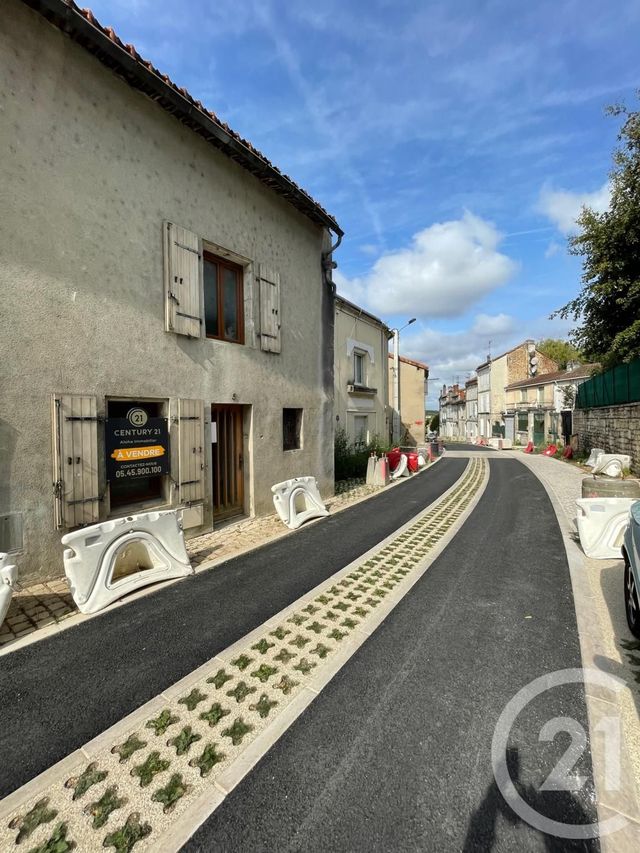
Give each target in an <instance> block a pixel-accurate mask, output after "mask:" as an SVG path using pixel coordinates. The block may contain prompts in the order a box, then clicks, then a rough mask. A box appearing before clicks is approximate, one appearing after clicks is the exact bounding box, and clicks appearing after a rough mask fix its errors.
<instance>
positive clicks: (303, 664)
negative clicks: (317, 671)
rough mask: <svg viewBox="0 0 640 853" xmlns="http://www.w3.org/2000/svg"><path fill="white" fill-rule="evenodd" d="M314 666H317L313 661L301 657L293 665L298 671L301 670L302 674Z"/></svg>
mask: <svg viewBox="0 0 640 853" xmlns="http://www.w3.org/2000/svg"><path fill="white" fill-rule="evenodd" d="M314 666H318V664H317V663H316V662H315V661H311V660H307V659H306V658H301V659H300V661H299V662H298V663H297V664H296V665H295V666H294V667H293V668H294V669H297V670H298V672H301V673H302V674H303V675H308V674H309V673H310V672H311V670H312V669H313V668H314Z"/></svg>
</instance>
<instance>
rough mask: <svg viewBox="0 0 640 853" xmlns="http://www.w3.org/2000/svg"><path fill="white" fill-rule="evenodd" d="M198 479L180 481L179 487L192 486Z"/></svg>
mask: <svg viewBox="0 0 640 853" xmlns="http://www.w3.org/2000/svg"><path fill="white" fill-rule="evenodd" d="M199 482H200V480H185V481H184V483H180V488H182V487H183V486H193V485H194V483H199Z"/></svg>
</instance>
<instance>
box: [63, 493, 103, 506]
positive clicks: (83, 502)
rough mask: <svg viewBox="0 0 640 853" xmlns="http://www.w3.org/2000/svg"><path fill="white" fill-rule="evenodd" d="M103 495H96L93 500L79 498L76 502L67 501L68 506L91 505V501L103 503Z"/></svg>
mask: <svg viewBox="0 0 640 853" xmlns="http://www.w3.org/2000/svg"><path fill="white" fill-rule="evenodd" d="M103 500H104V495H98V496H97V497H95V498H80V499H79V500H77V501H67V505H68V506H73V505H74V504H88V503H93V501H103Z"/></svg>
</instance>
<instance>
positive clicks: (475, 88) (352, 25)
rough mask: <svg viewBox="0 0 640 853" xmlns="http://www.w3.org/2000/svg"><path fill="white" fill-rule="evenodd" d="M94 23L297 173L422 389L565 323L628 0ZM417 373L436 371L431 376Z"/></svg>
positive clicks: (113, 13) (366, 6) (599, 200)
mask: <svg viewBox="0 0 640 853" xmlns="http://www.w3.org/2000/svg"><path fill="white" fill-rule="evenodd" d="M92 9H93V11H94V13H95V14H96V17H97V18H98V19H99V20H100V22H101V23H102V24H103V25H106V26H113V27H114V29H115V30H116V32H117V33H118V35H120V37H121V38H122V39H123V40H124V41H129V42H133V44H135V45H136V47H137V48H138V50H139V52H140V53H141V54H142V55H143V56H145V57H146V58H148V59H151V61H152V62H154V64H156V65H157V66H158V67H159V68H160V70H161V71H163V72H166V73H168V74H169V75H170V76H171V77H172V78H173V80H175V81H176V82H177V83H178V84H179V85H182V86H186V87H187V89H188V90H189V91H190V92H191V94H192V95H194V97H196V98H198V99H200V100H202V101H203V102H204V103H205V104H206V105H207V106H208V107H209V108H210V109H212V110H214V111H215V112H216V113H217V115H218V116H219V117H220V118H221V119H223V120H224V121H227V122H228V123H229V124H230V125H231V127H233V128H234V129H235V130H236V131H238V132H239V133H241V134H242V135H243V136H246V137H247V138H248V139H250V140H251V142H253V144H254V145H255V146H256V147H257V148H259V149H260V150H261V151H262V152H263V153H264V154H265V155H266V156H267V157H268V158H269V159H271V160H272V161H273V162H274V163H276V164H277V165H278V166H279V167H280V168H281V169H282V170H283V171H284V172H286V173H287V174H289V175H290V176H291V177H292V178H293V179H294V180H295V181H296V182H297V183H299V184H300V185H301V186H303V187H304V188H305V189H306V190H307V191H308V192H310V193H311V195H313V196H314V198H316V199H317V200H318V201H319V202H320V203H321V204H322V205H323V206H324V207H326V208H327V210H329V211H330V212H331V213H332V214H333V215H334V216H335V217H336V218H337V220H338V222H339V223H340V225H341V226H342V228H343V229H344V231H345V238H344V241H343V244H342V246H341V247H340V249H339V250H338V252H337V253H336V257H335V259H336V261H337V262H338V264H339V269H338V270H337V273H336V280H337V282H338V287H339V291H340V292H342V293H343V294H344V295H346V296H348V297H349V298H351V299H354V300H355V301H357V302H360V303H361V304H362V305H363V306H364V307H366V308H368V309H369V310H372V311H373V312H374V313H376V314H378V316H381V317H382V318H383V319H384V320H385V321H386V322H387V323H388V324H389V325H390V326H401V325H403V323H404V322H405V321H406V320H407V319H409V318H410V317H414V316H415V317H417V318H418V320H417V322H416V323H415V324H413V325H412V326H411V327H410V328H408V329H406V330H405V331H404V332H403V333H402V335H401V351H402V352H403V353H404V354H406V355H408V356H411V357H413V358H419V359H422V360H424V361H426V362H427V363H428V364H429V365H430V367H431V376H432V377H434V378H435V381H434V382H433V383H432V386H431V393H430V398H431V401H433V400H434V399H435V396H436V392H437V386H439V385H441V383H442V382H451V381H454V380H456V379H458V380H460V381H464V379H465V378H466V376H467V375H468V374H469V372H470V371H472V370H473V368H474V367H475V366H476V365H477V364H478V363H480V361H482V360H484V358H485V356H486V354H487V352H488V351H489V341H491V352H492V353H493V354H494V355H496V354H499V352H502V351H504V350H505V349H508V348H509V347H510V346H512V345H514V344H516V343H519V342H520V341H521V340H523V339H525V338H530V337H531V338H536V339H537V338H540V337H544V336H549V335H552V336H558V337H563V336H565V335H566V332H567V330H568V328H569V327H570V324H569V323H565V322H562V321H554V322H551V321H549V319H548V315H549V313H550V312H551V311H552V310H553V309H554V308H556V307H559V306H560V305H562V304H563V303H564V302H566V301H567V300H568V299H570V298H571V297H572V296H573V295H575V293H576V292H577V291H578V289H579V286H580V263H579V260H578V259H576V258H573V257H571V256H569V255H568V254H567V252H566V236H567V234H568V233H570V232H571V230H572V227H573V222H574V219H575V216H576V214H577V212H578V211H579V210H580V206H581V204H583V203H584V202H587V203H589V204H592V205H594V206H595V207H597V208H598V209H603V208H604V207H606V204H607V198H608V190H607V175H608V171H609V168H610V165H611V152H612V149H613V147H614V146H615V143H616V134H617V130H618V123H617V121H616V120H614V119H611V118H605V117H604V115H603V111H604V108H605V106H606V105H607V104H610V103H613V102H618V101H625V102H626V103H627V104H628V105H629V106H633V107H634V108H635V107H636V106H637V104H638V102H637V101H636V100H635V96H634V92H635V90H636V89H637V88H638V86H640V74H639V73H638V44H640V2H638V0H625V2H620V0H613V2H609V3H601V2H593V0H580V2H577V1H574V0H556V2H547V1H546V0H541V1H540V2H536V3H520V2H516V0H508V2H507V0H495V2H491V0H488V2H483V1H482V0H449V2H442V3H435V2H408V0H367V2H360V0H358V2H354V0H325V2H323V3H322V4H318V3H313V4H312V3H309V2H291V0H290V2H281V1H280V0H260V2H257V0H245V2H237V0H216V2H204V0H179V2H177V3H176V2H173V3H171V4H169V3H164V2H159V1H158V0H94V2H93V4H92ZM436 377H437V378H436Z"/></svg>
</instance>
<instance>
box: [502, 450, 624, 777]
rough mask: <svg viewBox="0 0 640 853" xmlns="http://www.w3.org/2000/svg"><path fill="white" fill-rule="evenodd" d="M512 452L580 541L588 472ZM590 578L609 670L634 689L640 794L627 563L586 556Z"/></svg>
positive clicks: (553, 461) (584, 561) (546, 458)
mask: <svg viewBox="0 0 640 853" xmlns="http://www.w3.org/2000/svg"><path fill="white" fill-rule="evenodd" d="M503 452H505V453H506V452H510V453H511V454H512V455H513V456H517V458H518V459H520V460H521V461H522V462H524V463H525V465H527V466H528V467H529V468H531V470H532V471H533V472H534V473H535V474H536V476H537V477H538V478H539V479H540V480H542V482H543V483H544V484H545V485H546V486H548V487H549V488H550V489H552V490H553V492H554V493H555V495H556V496H557V498H558V500H559V502H560V504H561V505H562V508H563V509H564V511H565V513H566V516H567V518H568V519H569V522H570V525H571V529H572V530H573V532H574V533H575V536H576V540H577V527H576V524H575V517H576V504H575V502H576V499H577V498H579V497H581V494H582V491H581V489H582V481H583V479H584V478H585V477H586V476H588V475H589V471H588V469H585V468H581V467H578V466H577V465H571V464H569V463H567V462H561V461H560V460H558V459H549V458H548V457H546V456H539V455H533V456H528V455H526V454H524V453H522V452H521V451H520V452H518V451H503ZM583 565H584V569H585V572H586V574H587V577H588V579H589V588H590V591H591V596H592V599H593V603H594V605H595V612H596V614H597V618H598V623H599V624H598V626H594V633H595V632H596V631H597V630H598V628H599V634H600V637H599V640H600V642H601V646H602V648H601V652H602V658H603V659H602V660H601V665H602V668H603V669H606V670H607V671H609V672H612V673H613V674H614V675H617V676H619V677H620V678H622V679H624V681H625V682H626V683H627V685H628V687H629V689H628V690H626V691H624V692H623V693H622V694H621V705H620V708H621V713H622V720H623V727H624V743H625V745H626V747H627V751H628V754H629V757H630V759H631V765H632V768H633V773H634V776H635V780H636V787H637V790H638V791H640V716H639V715H640V686H639V685H640V650H636V649H634V648H631V649H629V648H628V646H629V645H631V646H632V647H633V646H634V645H637V641H635V642H634V638H633V637H632V636H631V634H630V633H629V630H628V628H627V623H626V618H625V614H624V601H623V562H622V559H620V560H592V559H589V558H588V557H586V556H585V557H584V558H583Z"/></svg>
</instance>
